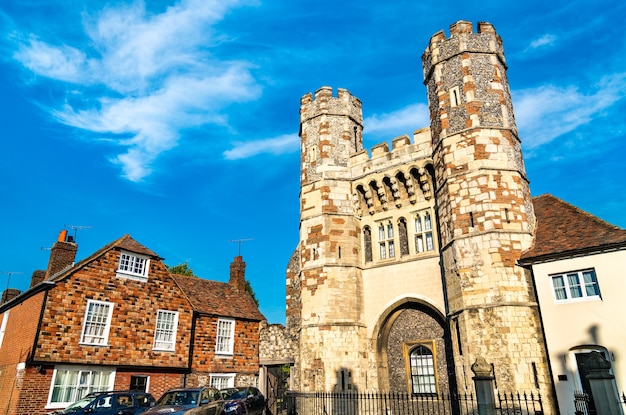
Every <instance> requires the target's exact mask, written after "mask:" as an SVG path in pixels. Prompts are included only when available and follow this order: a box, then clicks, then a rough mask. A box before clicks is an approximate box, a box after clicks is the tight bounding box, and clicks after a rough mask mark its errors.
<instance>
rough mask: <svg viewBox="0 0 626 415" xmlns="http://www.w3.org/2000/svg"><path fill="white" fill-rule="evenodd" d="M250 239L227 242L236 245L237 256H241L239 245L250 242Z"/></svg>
mask: <svg viewBox="0 0 626 415" xmlns="http://www.w3.org/2000/svg"><path fill="white" fill-rule="evenodd" d="M251 240H252V238H244V239H230V240H229V241H228V242H235V243H236V244H237V256H241V244H242V243H244V242H246V241H251Z"/></svg>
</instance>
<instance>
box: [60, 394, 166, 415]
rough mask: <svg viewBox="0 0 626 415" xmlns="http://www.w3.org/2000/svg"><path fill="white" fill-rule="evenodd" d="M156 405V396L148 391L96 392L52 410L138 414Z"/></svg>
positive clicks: (76, 414)
mask: <svg viewBox="0 0 626 415" xmlns="http://www.w3.org/2000/svg"><path fill="white" fill-rule="evenodd" d="M152 405H154V397H152V395H150V394H149V393H146V392H137V391H120V392H95V393H90V394H89V395H87V396H85V397H84V398H83V399H81V400H79V401H77V402H74V403H73V404H71V405H70V406H68V407H67V408H65V409H63V410H60V411H54V412H51V414H54V415H65V414H71V415H88V414H98V415H137V414H140V413H142V412H144V411H147V410H148V409H150V407H151V406H152Z"/></svg>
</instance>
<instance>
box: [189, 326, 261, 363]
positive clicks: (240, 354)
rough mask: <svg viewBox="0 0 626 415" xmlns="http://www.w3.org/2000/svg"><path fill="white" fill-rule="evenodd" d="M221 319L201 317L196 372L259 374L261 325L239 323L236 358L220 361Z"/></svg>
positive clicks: (236, 333) (197, 330)
mask: <svg viewBox="0 0 626 415" xmlns="http://www.w3.org/2000/svg"><path fill="white" fill-rule="evenodd" d="M217 320H218V318H217V317H210V316H200V317H199V318H198V319H197V321H196V330H195V338H194V349H193V364H192V370H193V371H194V372H202V373H233V372H237V373H257V372H258V371H259V322H257V321H243V320H237V321H235V344H234V350H233V355H232V357H231V356H227V357H221V356H218V357H216V355H215V340H216V337H217Z"/></svg>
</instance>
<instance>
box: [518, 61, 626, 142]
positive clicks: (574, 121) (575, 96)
mask: <svg viewBox="0 0 626 415" xmlns="http://www.w3.org/2000/svg"><path fill="white" fill-rule="evenodd" d="M513 95H514V103H515V118H516V120H517V125H518V126H519V128H520V135H521V136H522V139H523V140H524V145H525V147H526V148H528V149H531V150H532V149H535V148H537V147H540V146H542V145H544V144H547V143H549V142H551V141H552V140H554V139H555V138H557V137H559V136H562V135H563V134H566V133H569V132H571V131H574V130H576V129H577V128H578V127H580V126H582V125H585V124H587V123H589V122H591V121H592V120H594V119H596V118H599V117H601V116H603V115H605V112H607V111H609V110H610V108H611V106H613V105H614V104H615V103H616V102H618V101H621V100H623V99H624V98H626V73H617V74H613V75H610V76H606V77H605V78H603V79H602V80H601V81H600V82H599V83H598V84H597V85H596V86H595V88H594V89H593V90H592V92H590V93H584V92H581V91H580V90H579V88H577V87H574V86H565V87H562V86H555V85H544V86H540V87H537V88H532V89H525V90H521V91H516V92H514V94H513ZM621 118H622V117H618V118H617V119H621ZM590 139H591V137H590Z"/></svg>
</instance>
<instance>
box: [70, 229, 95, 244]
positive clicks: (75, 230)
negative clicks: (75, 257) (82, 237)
mask: <svg viewBox="0 0 626 415" xmlns="http://www.w3.org/2000/svg"><path fill="white" fill-rule="evenodd" d="M65 228H66V229H72V230H73V231H74V242H76V232H77V231H79V230H81V229H90V228H93V226H84V225H65Z"/></svg>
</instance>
